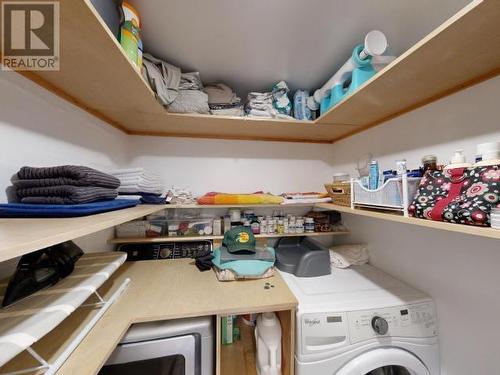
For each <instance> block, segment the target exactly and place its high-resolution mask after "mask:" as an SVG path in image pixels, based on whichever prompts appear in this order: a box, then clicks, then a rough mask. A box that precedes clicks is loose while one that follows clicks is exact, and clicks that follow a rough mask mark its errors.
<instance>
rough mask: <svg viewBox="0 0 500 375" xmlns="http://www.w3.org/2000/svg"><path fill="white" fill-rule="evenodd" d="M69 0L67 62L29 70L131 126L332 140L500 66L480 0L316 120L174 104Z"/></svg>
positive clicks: (492, 20) (494, 6)
mask: <svg viewBox="0 0 500 375" xmlns="http://www.w3.org/2000/svg"><path fill="white" fill-rule="evenodd" d="M60 8H61V34H60V43H61V58H60V65H61V70H60V71H57V72H49V71H39V72H21V73H22V74H23V75H25V76H27V77H28V78H30V79H32V80H33V81H35V82H37V83H38V84H40V85H42V86H44V87H45V88H47V89H49V90H50V91H52V92H54V93H56V94H57V95H59V96H61V97H63V98H65V99H66V100H68V101H70V102H72V103H74V104H76V105H78V106H80V107H81V108H83V109H85V110H86V111H88V112H90V113H92V114H94V115H95V116H97V117H99V118H100V119H102V120H104V121H106V122H108V123H109V124H111V125H113V126H114V127H116V128H118V129H121V130H122V131H124V132H125V133H127V134H137V135H159V136H172V137H173V136H175V137H195V138H215V139H243V140H265V141H288V142H314V143H331V142H335V141H337V140H339V139H342V138H344V137H346V136H349V135H351V134H354V133H357V132H360V131H362V130H364V129H367V128H368V127H371V126H374V125H377V124H379V123H381V122H383V121H386V120H388V119H391V118H393V117H396V116H398V115H401V114H402V113H405V112H407V111H410V110H412V109H415V108H417V107H419V106H422V105H425V104H427V103H430V102H432V101H434V100H437V99H439V98H441V97H443V96H446V95H449V94H451V93H454V92H456V91H458V90H461V89H463V88H465V87H468V86H470V85H473V84H475V83H478V82H480V81H482V80H485V79H488V78H491V77H493V76H495V75H497V74H499V73H500V49H499V48H495V47H494V46H497V45H500V32H499V31H498V19H500V6H498V2H497V1H480V0H477V1H474V2H472V3H471V4H469V5H468V6H467V7H465V8H464V9H462V10H461V11H460V12H459V13H457V14H456V15H455V16H453V17H452V18H450V19H449V20H448V21H446V22H445V23H444V24H443V25H441V26H440V27H438V28H437V29H436V30H435V31H433V32H432V33H431V34H429V35H428V36H426V37H425V38H424V39H423V40H421V41H420V42H419V43H417V44H416V45H415V46H413V47H412V48H410V49H409V50H408V51H407V52H405V53H404V54H403V55H401V56H400V57H399V58H398V59H396V60H395V61H394V62H393V63H391V64H390V65H389V66H387V67H386V68H385V69H384V70H383V71H382V72H380V73H379V74H378V75H377V76H375V77H374V78H373V79H371V80H370V81H368V82H367V83H366V84H365V85H363V86H362V87H361V88H360V89H359V90H358V91H357V92H355V93H354V94H353V95H351V96H349V97H348V98H346V99H344V100H343V101H342V102H340V103H339V104H338V105H336V106H335V107H334V108H332V109H331V110H330V111H329V112H328V113H326V114H324V115H323V116H322V117H320V118H319V119H317V120H316V121H315V122H308V121H295V120H274V119H249V118H239V117H222V116H211V115H198V114H172V113H168V112H167V111H166V110H165V109H164V108H163V107H162V106H161V105H160V104H159V103H158V102H157V101H156V99H155V97H154V95H153V93H152V91H151V90H150V88H149V87H148V85H147V84H146V82H145V81H144V80H143V78H142V77H141V75H140V73H139V72H138V71H137V70H136V69H135V68H134V66H133V65H132V63H131V62H130V61H129V60H128V59H127V57H126V56H125V54H124V53H123V51H122V49H121V47H120V45H119V44H118V42H117V41H116V39H115V38H114V37H113V35H112V34H111V33H110V32H109V30H108V29H107V27H106V26H105V24H104V23H103V21H102V20H101V18H100V17H99V15H98V14H97V12H96V11H95V9H94V8H93V6H92V5H91V3H90V0H84V1H83V0H82V1H64V2H61V4H60Z"/></svg>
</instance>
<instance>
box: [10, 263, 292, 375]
mask: <svg viewBox="0 0 500 375" xmlns="http://www.w3.org/2000/svg"><path fill="white" fill-rule="evenodd" d="M127 277H129V278H130V279H131V282H130V285H129V286H128V288H127V290H126V291H125V293H124V294H123V295H122V296H121V297H120V298H119V299H118V301H116V302H115V303H114V304H113V305H112V306H111V307H110V309H109V310H108V311H107V312H106V313H105V314H104V316H103V317H102V318H101V320H100V321H99V322H98V323H97V324H96V325H95V327H94V328H93V329H92V331H91V332H90V333H89V334H88V335H87V337H86V338H85V339H84V340H83V341H82V343H81V344H80V345H79V346H78V348H77V349H76V350H75V351H74V352H73V353H72V355H71V356H70V357H69V358H68V360H67V361H66V362H65V363H64V365H63V366H62V367H61V368H60V369H59V371H58V372H57V374H58V375H66V374H68V375H70V374H71V375H75V374H85V375H90V374H96V373H97V372H98V371H99V369H100V368H101V367H102V366H103V365H104V363H105V362H106V360H107V358H108V357H109V355H110V354H111V353H112V351H113V350H114V349H115V347H116V345H117V344H118V343H119V341H120V339H121V338H122V337H123V335H124V334H125V332H126V331H127V330H128V328H129V327H130V325H131V324H133V323H140V322H147V321H155V320H167V319H175V318H184V317H192V316H204V315H224V314H229V313H231V314H233V313H234V314H239V313H252V312H262V311H278V310H290V309H294V308H295V307H296V306H297V300H296V299H295V297H294V295H293V294H292V292H291V291H290V290H289V289H288V287H287V285H286V283H285V282H284V281H283V279H282V278H281V276H280V275H279V274H278V273H277V274H276V275H275V276H274V277H272V278H268V279H262V280H248V281H237V282H235V281H233V282H219V281H217V279H216V277H215V274H214V272H213V271H207V272H200V271H198V269H197V268H196V266H195V265H194V261H193V260H192V259H179V260H161V261H141V262H126V263H125V264H124V265H123V266H122V267H121V268H120V269H119V270H118V271H116V273H115V275H113V277H112V278H111V279H110V280H109V281H108V282H107V283H106V284H105V287H104V288H105V289H106V290H105V291H104V292H103V293H105V294H106V295H107V294H108V293H111V292H112V291H113V290H115V289H116V287H117V286H118V285H119V284H120V283H121V281H122V280H123V279H125V278H127ZM266 282H269V283H271V284H273V285H274V288H270V289H265V288H264V284H265V283H266ZM75 314H78V313H77V312H75V313H74V314H72V315H75ZM76 316H77V315H76ZM76 316H75V317H70V318H68V319H69V322H68V323H67V324H66V326H64V323H63V325H62V327H58V328H57V329H56V330H54V332H53V333H51V334H49V335H48V336H49V337H45V338H44V339H43V340H41V341H40V342H39V343H38V344H37V346H39V347H45V348H46V347H47V346H51V345H52V346H54V345H55V344H54V343H53V340H54V338H57V337H61V336H62V337H66V336H67V337H68V339H69V337H70V336H71V334H74V332H72V331H74V330H75V326H76V327H78V326H79V325H80V324H81V322H74V321H75V320H76ZM71 320H73V323H72V324H70V322H71ZM64 331H67V332H64ZM45 341H47V343H44V342H45ZM55 349H56V348H54V350H53V351H55ZM57 349H58V350H59V348H57ZM47 350H48V349H47ZM46 359H47V358H46ZM12 362H14V361H12ZM9 367H10V366H9ZM16 367H17V366H16ZM2 370H3V369H2Z"/></svg>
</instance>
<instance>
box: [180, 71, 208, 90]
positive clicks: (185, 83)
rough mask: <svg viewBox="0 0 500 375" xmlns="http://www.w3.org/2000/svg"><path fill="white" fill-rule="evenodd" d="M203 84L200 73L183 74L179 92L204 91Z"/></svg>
mask: <svg viewBox="0 0 500 375" xmlns="http://www.w3.org/2000/svg"><path fill="white" fill-rule="evenodd" d="M202 89H203V82H201V77H200V73H199V72H190V73H182V74H181V82H180V83H179V90H202Z"/></svg>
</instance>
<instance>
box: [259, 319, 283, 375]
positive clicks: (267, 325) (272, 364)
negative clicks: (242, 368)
mask: <svg viewBox="0 0 500 375" xmlns="http://www.w3.org/2000/svg"><path fill="white" fill-rule="evenodd" d="M255 343H256V346H257V354H256V355H257V358H256V359H257V361H256V367H257V374H259V375H281V325H280V322H279V320H278V317H277V316H276V314H275V313H273V312H266V313H262V314H259V316H258V317H257V325H256V327H255Z"/></svg>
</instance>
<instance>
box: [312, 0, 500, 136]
mask: <svg viewBox="0 0 500 375" xmlns="http://www.w3.org/2000/svg"><path fill="white" fill-rule="evenodd" d="M499 18H500V6H499V5H498V2H497V1H482V0H476V1H472V2H471V3H470V4H469V5H467V6H466V7H464V8H463V9H462V10H460V11H459V12H458V13H457V14H455V15H454V16H453V17H451V18H450V19H449V20H447V21H446V22H444V23H443V24H442V25H441V26H439V27H438V28H437V29H435V30H434V31H433V32H431V33H430V34H429V35H427V36H426V37H425V38H423V39H422V40H421V41H419V42H418V43H416V44H415V45H414V46H413V47H411V48H410V49H408V51H406V52H405V53H403V54H402V55H401V56H399V57H398V58H397V59H396V60H395V61H393V62H392V63H391V64H390V65H388V66H387V67H386V68H385V69H384V70H383V71H381V72H380V73H379V74H377V75H376V76H375V77H373V78H372V79H371V80H369V81H367V82H366V83H365V84H364V85H363V86H362V87H361V88H360V89H359V90H358V91H356V92H355V93H354V94H353V95H351V96H349V97H347V98H345V99H344V100H343V101H341V102H340V103H338V104H337V105H336V106H335V107H333V108H332V109H331V110H330V111H329V112H327V113H326V114H324V115H323V116H322V117H321V118H320V119H319V121H318V123H320V124H325V123H335V124H350V125H354V126H356V127H357V130H356V131H355V133H357V132H360V131H363V130H366V129H367V128H370V127H372V126H375V125H378V124H380V123H382V122H385V121H387V120H390V119H392V118H395V117H397V116H400V115H402V114H403V113H406V112H409V111H412V110H414V109H416V108H418V107H421V106H423V105H426V104H428V103H431V102H433V101H435V100H438V99H440V98H442V97H445V96H447V95H450V94H453V93H455V92H457V91H460V90H462V89H464V88H467V87H469V86H472V85H474V84H477V83H479V82H481V81H483V80H486V79H489V78H492V77H494V76H496V75H498V74H499V73H500V50H499V49H492V48H491V46H493V45H495V46H496V45H500V32H499V29H498V19H499ZM351 134H353V133H349V134H347V135H345V136H344V137H346V136H348V135H351Z"/></svg>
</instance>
